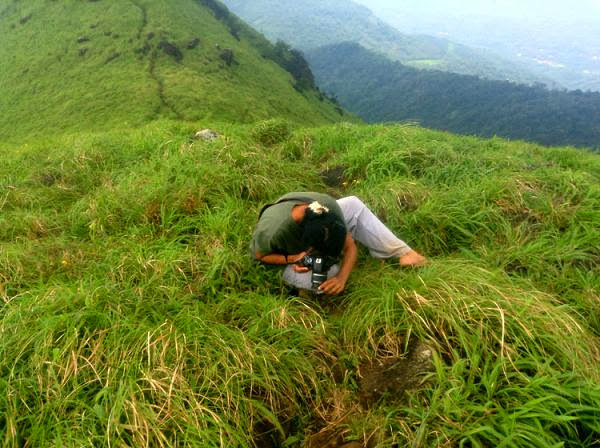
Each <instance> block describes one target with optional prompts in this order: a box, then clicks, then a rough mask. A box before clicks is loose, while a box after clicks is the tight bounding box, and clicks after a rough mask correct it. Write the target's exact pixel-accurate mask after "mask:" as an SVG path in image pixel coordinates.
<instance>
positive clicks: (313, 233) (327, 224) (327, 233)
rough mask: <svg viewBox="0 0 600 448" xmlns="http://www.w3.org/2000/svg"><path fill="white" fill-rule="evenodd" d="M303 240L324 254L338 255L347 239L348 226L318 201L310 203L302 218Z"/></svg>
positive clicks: (305, 244)
mask: <svg viewBox="0 0 600 448" xmlns="http://www.w3.org/2000/svg"><path fill="white" fill-rule="evenodd" d="M302 228H303V233H302V242H303V243H304V246H305V247H307V248H308V247H312V248H313V249H315V250H317V251H319V252H321V253H322V254H323V255H328V256H331V257H337V256H339V255H340V254H341V252H342V249H343V248H344V242H345V240H346V233H347V230H346V226H345V225H344V223H343V222H341V221H340V219H339V218H338V217H337V216H336V215H335V214H333V213H331V212H330V211H329V209H328V208H327V207H325V206H323V205H321V204H320V203H318V202H317V201H315V202H313V203H311V204H309V206H308V207H307V208H306V210H305V213H304V219H303V220H302Z"/></svg>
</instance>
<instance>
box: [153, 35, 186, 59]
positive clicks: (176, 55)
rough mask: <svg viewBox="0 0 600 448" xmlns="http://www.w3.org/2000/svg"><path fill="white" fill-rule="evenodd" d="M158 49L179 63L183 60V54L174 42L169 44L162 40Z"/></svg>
mask: <svg viewBox="0 0 600 448" xmlns="http://www.w3.org/2000/svg"><path fill="white" fill-rule="evenodd" d="M158 48H160V49H161V50H162V51H164V52H165V53H166V54H168V55H169V56H171V57H172V58H173V59H175V60H176V61H177V62H181V60H182V59H183V53H182V52H181V50H180V49H179V48H178V47H177V45H175V44H174V43H172V42H168V41H166V40H162V41H160V42H159V44H158Z"/></svg>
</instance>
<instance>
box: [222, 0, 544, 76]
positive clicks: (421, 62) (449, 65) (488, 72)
mask: <svg viewBox="0 0 600 448" xmlns="http://www.w3.org/2000/svg"><path fill="white" fill-rule="evenodd" d="M224 3H225V4H226V5H227V6H228V7H230V8H231V10H232V11H233V12H235V13H236V14H237V15H239V16H240V17H241V18H243V19H244V20H246V21H247V22H248V23H250V24H251V25H252V26H254V27H255V28H257V29H258V30H259V31H261V32H263V33H265V35H266V36H267V37H269V38H271V39H272V40H278V39H280V40H283V41H285V42H287V43H289V44H291V45H292V46H294V47H296V48H299V49H301V50H304V51H309V50H313V49H315V48H317V47H320V46H323V45H331V44H336V43H340V42H347V41H353V42H358V43H360V44H361V45H362V46H364V47H365V48H368V49H371V50H374V51H377V52H379V53H382V54H385V55H386V56H387V57H389V58H390V59H393V60H397V61H401V62H402V63H404V64H407V65H411V66H414V67H416V68H421V69H437V70H444V71H449V72H453V73H461V74H468V75H476V76H481V77H485V78H489V79H500V80H505V79H510V80H512V81H516V82H522V83H535V82H543V83H548V84H552V85H554V83H553V82H552V81H551V80H550V79H549V78H544V77H540V76H536V75H532V74H531V73H529V72H528V71H527V70H525V69H523V68H522V67H520V66H519V65H517V64H514V63H511V62H508V61H507V60H503V59H502V58H500V57H498V56H497V55H495V54H493V53H489V52H485V51H481V50H477V49H474V48H469V47H466V46H464V45H460V44H457V43H453V42H450V41H448V40H445V39H440V38H437V37H432V36H424V35H408V34H402V33H400V32H399V31H398V30H396V29H395V28H393V27H392V26H390V25H388V24H386V23H384V22H383V21H382V20H380V19H378V18H377V17H375V15H373V13H372V12H371V11H370V10H369V9H367V8H365V7H364V6H362V5H358V4H356V3H355V2H353V1H351V0H303V1H301V2H298V1H295V0H224Z"/></svg>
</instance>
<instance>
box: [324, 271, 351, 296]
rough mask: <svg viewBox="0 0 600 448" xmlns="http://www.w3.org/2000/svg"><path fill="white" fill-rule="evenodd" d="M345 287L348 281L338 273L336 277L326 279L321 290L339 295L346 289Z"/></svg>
mask: <svg viewBox="0 0 600 448" xmlns="http://www.w3.org/2000/svg"><path fill="white" fill-rule="evenodd" d="M345 287H346V281H345V280H344V279H342V278H340V277H338V276H337V275H336V276H335V277H331V278H330V279H328V280H325V281H324V282H323V284H322V285H321V286H320V287H319V290H320V291H323V292H324V293H325V294H328V295H330V296H337V295H338V294H340V293H342V292H343V291H344V288H345Z"/></svg>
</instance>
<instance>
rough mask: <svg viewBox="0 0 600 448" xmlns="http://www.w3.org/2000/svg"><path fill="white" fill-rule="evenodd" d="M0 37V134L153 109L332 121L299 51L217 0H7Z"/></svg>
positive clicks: (125, 121) (102, 123)
mask: <svg viewBox="0 0 600 448" xmlns="http://www.w3.org/2000/svg"><path fill="white" fill-rule="evenodd" d="M0 36H2V45H1V46H0V61H1V62H0V110H2V114H0V141H7V140H11V141H24V140H27V139H28V138H30V137H31V136H39V135H53V134H56V133H60V132H73V131H78V132H79V131H87V130H110V129H112V128H114V127H122V126H139V125H142V124H145V123H148V122H149V121H152V120H155V119H157V118H160V117H167V118H173V119H180V120H200V119H209V120H224V121H236V122H253V121H255V120H258V119H265V118H269V117H271V116H281V117H284V118H287V119H291V120H293V121H295V122H299V123H305V124H324V123H331V122H332V121H335V120H339V118H340V114H339V110H338V109H337V108H336V107H335V106H334V105H332V104H330V103H329V102H328V101H326V100H325V98H324V97H323V96H322V95H320V94H319V93H318V92H317V91H316V90H315V89H314V84H313V83H312V74H310V71H309V72H308V73H307V72H306V70H305V67H303V65H302V64H303V63H304V66H306V61H304V60H303V59H302V58H300V55H299V54H298V53H297V52H293V51H291V50H290V49H289V48H285V47H281V46H280V47H275V46H273V45H271V44H270V43H269V42H268V41H267V40H266V39H265V38H264V37H263V36H262V35H260V34H258V33H257V32H256V31H254V30H252V29H251V28H250V27H248V26H247V25H245V24H244V23H243V22H241V21H240V20H239V19H237V18H236V17H235V16H233V15H231V14H230V13H229V12H228V11H227V9H226V8H224V7H223V6H222V5H221V3H219V2H216V1H214V0H202V1H195V0H177V1H166V0H159V1H155V0H152V1H151V0H135V1H133V0H132V1H121V2H113V1H107V0H100V1H94V2H88V1H86V2H83V1H78V0H63V1H60V2H56V1H55V2H49V1H45V0H28V1H27V2H13V1H7V0H4V1H0ZM286 70H288V71H289V72H286Z"/></svg>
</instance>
